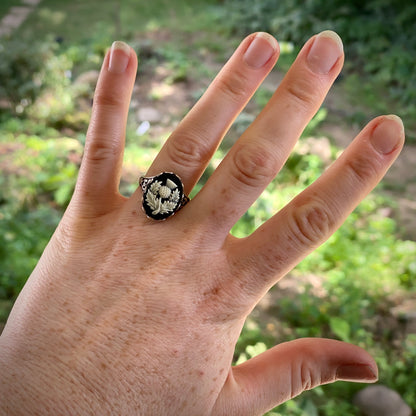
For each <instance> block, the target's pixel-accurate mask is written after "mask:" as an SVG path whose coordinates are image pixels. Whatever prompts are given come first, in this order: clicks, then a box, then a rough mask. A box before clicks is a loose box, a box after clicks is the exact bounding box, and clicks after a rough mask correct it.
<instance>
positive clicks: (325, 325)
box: [0, 0, 416, 416]
mask: <svg viewBox="0 0 416 416" xmlns="http://www.w3.org/2000/svg"><path fill="white" fill-rule="evenodd" d="M415 22H416V3H415V2H414V0H407V1H406V0H401V1H400V2H399V1H396V2H394V1H393V2H392V1H389V0H370V1H366V2H364V1H358V0H347V1H345V0H343V1H340V0H333V1H331V2H328V1H324V0H306V1H300V0H280V1H278V0H223V1H220V0H152V1H147V0H146V1H145V0H71V1H67V0H1V3H0V172H1V174H0V331H1V329H2V328H3V326H4V322H5V321H6V319H7V316H8V313H9V311H10V309H11V307H12V305H13V302H14V300H15V299H16V297H17V295H18V294H19V291H20V290H21V288H22V286H23V285H24V283H25V281H26V279H27V277H28V276H29V275H30V273H31V271H32V269H33V267H34V266H35V264H36V262H37V260H38V258H39V256H40V255H41V253H42V250H43V249H44V247H45V245H46V243H47V241H48V239H49V238H50V236H51V234H52V232H53V230H54V228H55V227H56V225H57V223H58V221H59V219H60V217H61V216H62V213H63V212H64V210H65V207H66V205H67V204H68V202H69V200H70V197H71V194H72V192H73V189H74V184H75V180H76V177H77V172H78V168H79V164H80V161H81V157H82V149H83V144H84V142H85V133H86V129H87V125H88V120H89V116H90V110H91V102H92V96H93V90H94V87H95V83H96V80H97V77H98V71H99V68H100V65H101V61H102V59H103V56H104V54H105V51H106V50H107V48H109V47H110V45H111V43H112V42H113V41H114V40H124V41H127V42H128V43H129V44H130V45H132V47H133V48H134V49H135V50H136V52H137V54H138V56H139V71H138V77H137V82H136V86H135V89H134V93H133V98H132V102H131V107H130V116H129V124H128V129H127V137H126V151H125V157H124V159H125V161H124V168H123V175H122V180H121V191H122V193H123V194H125V195H129V194H131V193H132V192H133V191H134V189H135V188H136V186H137V178H138V176H139V175H140V174H143V173H144V172H145V171H146V169H147V167H148V166H149V164H150V162H151V160H152V159H153V158H154V156H155V154H156V153H157V152H158V150H159V148H160V147H161V145H162V144H163V142H164V141H165V139H166V138H167V137H168V135H169V133H170V132H171V131H172V130H173V129H174V128H175V126H176V125H177V123H178V121H179V120H180V119H181V118H182V117H183V116H184V115H185V114H186V112H187V111H188V110H189V108H190V107H191V106H192V105H193V104H194V103H195V102H196V100H197V99H198V98H199V97H200V96H201V95H202V93H203V92H204V90H205V89H206V87H207V86H208V85H209V83H210V81H211V80H212V78H213V77H214V76H215V74H216V73H217V71H218V70H219V69H220V68H221V66H222V65H223V64H224V62H225V61H226V60H227V58H228V57H229V56H230V55H231V53H232V51H233V49H234V48H235V47H236V46H237V45H238V44H239V42H240V41H241V39H242V37H244V36H245V35H247V34H248V33H250V32H254V31H269V32H270V33H272V34H273V35H274V36H275V37H276V38H277V39H278V40H279V41H280V44H281V50H282V54H281V57H280V59H279V62H278V64H277V66H276V68H275V69H274V70H273V71H272V73H271V74H270V76H269V77H268V78H267V79H266V80H265V82H264V83H263V85H262V86H261V87H260V88H259V90H258V91H257V92H256V94H255V95H254V97H253V99H252V100H251V102H250V104H249V105H248V106H247V107H246V109H245V110H244V111H243V112H242V114H241V115H240V116H239V117H238V118H237V120H236V122H235V124H234V125H233V127H232V128H231V130H230V132H229V134H228V135H227V137H226V138H225V140H224V143H223V145H222V146H221V147H220V149H219V150H218V152H217V154H216V155H215V157H214V158H213V160H212V163H211V165H210V166H209V167H208V169H207V171H206V173H205V174H204V176H203V178H202V180H201V182H200V184H199V185H198V186H197V188H196V190H195V191H194V192H197V191H198V189H200V186H202V185H203V183H204V181H205V180H206V178H207V177H208V176H209V174H210V173H211V172H212V170H213V169H215V166H217V165H218V163H219V162H220V160H221V159H222V157H223V156H224V154H225V153H226V152H227V150H228V149H229V148H230V146H231V145H232V144H233V142H234V141H235V140H236V138H237V137H238V136H239V135H240V134H241V133H242V132H243V131H244V129H245V128H246V127H247V126H248V125H249V124H250V123H251V122H252V121H253V120H254V118H255V117H256V115H257V114H258V112H259V111H260V110H261V108H262V107H263V106H264V105H265V104H266V102H267V101H268V99H269V98H270V97H271V95H272V94H273V91H274V90H275V89H276V87H277V85H278V84H279V82H280V81H281V79H282V78H283V76H284V74H285V72H286V71H287V69H288V68H289V67H290V64H291V63H292V62H293V60H294V58H295V56H296V54H297V52H298V51H299V49H300V47H301V46H302V44H303V43H304V42H305V41H306V40H307V39H308V38H309V37H310V36H312V35H313V34H315V33H317V32H319V31H321V30H324V29H332V30H335V31H337V32H338V33H339V34H340V35H341V37H342V39H343V41H344V47H345V53H346V64H345V68H344V70H343V72H342V74H341V75H340V77H339V78H338V79H337V81H336V83H335V85H334V87H333V89H332V90H331V92H330V94H329V95H328V97H327V99H326V101H325V103H324V104H323V106H322V107H321V109H320V110H319V112H318V113H317V115H316V116H315V117H314V119H313V120H312V122H311V123H310V125H309V126H308V128H307V129H306V130H305V132H304V134H303V136H302V137H301V139H300V141H299V144H298V145H297V147H296V148H295V150H294V151H293V154H292V155H291V157H290V158H289V160H288V163H287V165H286V167H285V168H284V169H283V171H282V172H281V173H280V174H279V176H278V177H277V179H276V180H275V181H274V182H273V183H272V184H271V185H270V186H269V187H268V188H267V190H266V191H265V192H264V193H263V195H262V196H261V197H260V198H259V200H258V201H257V202H256V203H255V204H254V205H253V207H252V208H250V209H249V210H248V212H247V213H246V214H245V215H244V217H243V218H242V219H241V220H240V221H239V223H238V224H237V225H236V226H235V227H234V229H233V233H234V234H235V235H236V236H245V235H247V234H248V233H250V232H252V231H253V229H255V228H256V227H257V226H259V225H260V224H261V223H262V222H263V221H265V220H266V219H267V218H269V217H270V216H271V215H272V214H273V213H274V212H275V211H276V210H278V209H279V208H280V207H281V206H283V205H284V204H285V203H287V202H288V201H289V200H290V199H291V198H293V196H294V195H296V194H297V193H298V192H300V191H301V190H302V189H304V188H305V187H306V186H308V185H309V184H310V183H312V182H313V181H314V180H315V179H316V178H317V177H318V176H319V175H320V173H321V172H322V171H323V170H324V169H325V168H326V167H327V166H328V165H329V164H330V163H332V161H333V160H334V159H335V158H336V157H337V155H338V154H339V153H340V152H341V151H342V149H343V148H344V147H345V146H346V145H348V143H349V142H350V141H351V140H352V139H353V137H354V136H355V134H356V133H357V132H358V131H359V130H360V129H361V128H362V127H363V126H364V125H365V124H366V123H367V122H368V121H369V120H370V119H371V118H372V117H374V116H376V115H379V114H384V113H387V114H388V113H395V114H398V115H400V116H401V117H402V118H403V120H404V122H405V127H406V133H407V144H406V146H405V149H404V151H403V153H402V155H401V156H400V158H399V159H398V161H397V162H396V164H395V166H394V167H393V168H392V169H391V171H390V172H389V173H388V175H387V176H386V178H385V180H384V181H383V183H382V184H381V185H379V186H378V187H377V189H376V190H375V191H374V192H373V193H372V194H371V195H370V196H369V197H368V198H367V199H366V200H365V201H364V202H363V203H362V204H361V205H360V206H359V207H358V208H357V209H356V211H355V212H354V213H353V214H352V215H351V216H350V218H349V219H348V220H347V222H346V223H345V224H344V226H343V227H342V228H341V229H340V230H339V231H338V232H337V233H336V234H335V235H334V236H333V237H331V238H330V239H329V241H328V242H327V243H326V244H324V246H322V247H321V248H320V249H318V250H317V251H316V252H315V253H314V254H312V255H311V256H309V257H308V258H307V259H305V260H304V261H303V262H302V263H301V264H300V265H299V266H298V267H297V268H296V269H295V270H293V271H292V272H291V273H290V276H288V277H286V278H285V279H284V280H283V281H282V282H280V283H279V284H278V285H277V286H276V287H275V288H273V289H272V290H271V291H270V293H269V294H268V295H267V296H266V297H265V298H264V299H263V301H262V302H261V303H260V305H259V306H258V307H257V308H256V309H255V311H254V312H253V313H252V315H251V316H250V317H249V319H248V321H247V323H246V325H245V328H244V331H243V333H242V335H241V338H240V340H239V343H238V345H237V348H236V353H235V362H238V363H240V362H242V361H244V360H246V359H249V358H250V357H252V356H254V355H256V354H258V353H260V352H262V351H264V350H265V349H266V348H268V347H271V346H273V345H275V344H276V343H280V342H283V341H287V340H290V339H294V338H297V337H305V336H323V337H331V338H336V339H340V340H343V341H347V342H352V343H355V344H357V345H360V346H362V347H364V348H366V349H367V350H369V351H370V352H371V353H372V354H373V355H374V356H375V357H376V360H377V362H378V365H379V367H380V381H379V383H378V386H379V387H380V388H382V387H381V386H385V387H387V388H388V389H392V390H395V391H396V392H398V393H399V395H398V396H394V395H390V396H389V394H390V393H391V390H380V391H381V392H384V393H383V394H382V396H384V397H389V398H388V399H387V400H388V401H390V403H391V401H394V400H397V404H395V406H402V407H401V408H400V409H402V410H400V411H403V412H405V413H400V412H399V410H398V411H397V413H386V415H387V414H389V415H399V414H403V415H410V414H411V412H412V411H411V408H412V409H413V410H416V393H415V392H416V366H415V362H416V289H415V282H416V243H415V240H416V215H415V213H416V200H415V194H416V181H415V179H416V169H415V164H416V117H415V115H416V70H415V68H416V65H415V60H416V58H415V57H416V30H415V29H416V24H415ZM364 387H365V386H363V385H352V384H348V383H336V384H335V385H330V386H325V387H320V388H318V389H315V390H313V391H311V392H306V393H304V394H303V395H301V396H300V397H299V398H297V399H295V400H292V401H290V402H288V403H286V404H284V405H282V406H280V407H278V408H276V409H275V410H273V411H272V412H270V413H269V415H292V416H318V415H319V416H321V415H322V416H324V415H325V416H335V415H336V416H339V415H359V414H374V413H368V412H370V410H368V409H369V406H370V407H371V405H372V404H371V397H370V398H369V397H368V396H365V394H364V393H363V392H364V390H363V389H364ZM358 392H361V393H360V394H358V395H357V393H358ZM386 392H387V393H386ZM393 396H394V397H393ZM363 397H364V398H363ZM378 400H379V399H377V401H378ZM380 400H381V399H380ZM405 403H407V404H405ZM373 405H374V403H373ZM365 406H367V408H366V407H365ZM406 406H407V407H406ZM409 406H410V407H409ZM360 409H361V410H360ZM397 409H398V407H397ZM360 412H363V413H360ZM406 412H407V413H406ZM409 412H410V413H409ZM377 415H381V416H382V413H377Z"/></svg>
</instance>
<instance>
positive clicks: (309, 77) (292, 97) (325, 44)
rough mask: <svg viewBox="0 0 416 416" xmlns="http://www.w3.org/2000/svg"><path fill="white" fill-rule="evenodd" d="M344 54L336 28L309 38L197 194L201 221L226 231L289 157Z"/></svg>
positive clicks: (196, 210) (194, 206) (196, 207)
mask: <svg viewBox="0 0 416 416" xmlns="http://www.w3.org/2000/svg"><path fill="white" fill-rule="evenodd" d="M343 58H344V56H343V47H342V41H341V39H340V38H339V36H338V35H337V34H336V33H334V32H331V31H325V32H322V33H320V34H319V35H316V36H314V37H313V38H311V39H310V40H309V41H308V42H307V43H306V44H305V46H304V47H303V48H302V50H301V51H300V53H299V55H298V57H297V58H296V61H295V62H294V64H293V65H292V67H291V69H290V70H289V72H288V73H287V75H286V76H285V78H284V80H283V81H282V83H281V84H280V86H279V88H278V89H277V90H276V92H275V94H274V95H273V97H272V98H271V100H270V101H269V103H268V104H267V106H266V107H265V108H264V109H263V111H262V112H261V113H260V115H259V116H258V117H257V119H256V120H255V121H254V122H253V124H252V125H251V126H250V127H249V128H248V129H247V130H246V131H245V133H244V134H243V135H242V136H241V137H240V139H239V140H238V141H237V142H236V144H235V145H234V146H233V147H232V149H231V150H230V152H229V153H228V154H227V156H226V157H225V159H224V160H223V162H222V163H221V164H220V166H219V167H218V168H217V169H216V171H215V172H214V174H213V175H212V176H211V177H210V179H209V180H208V182H207V184H206V185H205V187H204V188H203V189H202V190H201V192H200V193H199V194H198V195H197V196H196V197H195V198H194V200H193V202H192V204H191V205H190V207H189V209H192V210H194V213H195V216H196V217H197V219H198V221H200V220H201V218H203V219H204V221H208V222H212V223H214V224H215V229H216V230H217V232H220V233H222V234H223V235H224V237H225V236H226V235H227V234H228V232H229V230H230V229H231V227H232V226H233V225H234V223H235V222H236V221H237V220H238V218H240V216H241V215H242V214H243V213H244V212H245V211H246V210H247V209H248V208H249V207H250V205H251V204H252V203H253V202H254V201H255V200H256V199H257V197H258V196H259V195H260V193H261V192H262V191H263V190H264V188H265V187H266V186H267V185H268V184H269V183H270V181H271V180H272V179H273V178H274V176H275V175H276V174H277V172H278V171H279V170H280V169H281V167H282V166H283V164H284V163H285V161H286V159H287V158H288V156H289V154H290V152H291V150H292V148H293V146H294V145H295V143H296V141H297V139H298V138H299V136H300V134H301V133H302V131H303V129H304V128H305V126H306V125H307V123H308V122H309V121H310V119H311V118H312V117H313V115H314V114H315V113H316V111H317V110H318V109H319V107H320V105H321V104H322V101H323V100H324V98H325V96H326V94H327V92H328V90H329V88H330V87H331V85H332V83H333V82H334V80H335V79H336V77H337V76H338V74H339V72H340V71H341V68H342V64H343ZM217 235H218V234H217Z"/></svg>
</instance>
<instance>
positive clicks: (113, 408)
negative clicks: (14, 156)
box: [0, 32, 404, 416]
mask: <svg viewBox="0 0 416 416" xmlns="http://www.w3.org/2000/svg"><path fill="white" fill-rule="evenodd" d="M278 54H279V51H278V44H277V42H276V41H275V40H274V39H273V38H272V37H271V36H269V35H266V34H262V33H260V34H257V35H251V36H249V37H247V38H246V39H245V40H244V41H243V42H242V43H241V45H240V46H239V47H238V49H237V50H236V52H235V53H234V54H233V56H232V57H231V59H230V60H229V62H228V63H227V64H226V65H225V66H224V68H223V69H222V71H221V72H220V73H219V75H218V76H217V77H216V79H215V80H214V81H213V83H212V85H211V86H210V87H209V89H208V90H207V92H206V93H205V94H204V96H203V97H202V98H201V100H200V101H199V102H198V103H197V104H196V106H195V107H194V108H193V109H192V110H191V111H190V113H189V114H188V115H187V116H186V117H185V119H184V120H183V121H182V123H181V124H180V125H179V126H178V128H177V129H176V130H175V131H174V132H173V134H172V135H171V137H170V138H169V139H168V140H167V142H166V144H165V145H164V147H163V149H162V150H161V152H160V153H159V155H158V156H157V158H156V160H155V161H154V162H153V164H152V165H151V167H150V169H149V171H148V173H147V175H146V176H151V175H156V174H158V173H160V172H164V171H165V172H175V173H176V174H177V175H179V176H180V177H181V178H182V181H183V183H184V187H185V192H186V193H187V194H188V193H189V192H190V191H191V189H192V188H193V187H194V185H195V183H196V182H197V180H198V179H199V177H200V176H201V174H202V172H203V171H204V169H205V167H206V166H207V164H208V162H209V160H210V158H211V156H212V155H213V153H214V151H215V149H216V148H217V146H218V144H219V143H220V141H221V139H222V138H223V136H224V134H225V133H226V131H227V129H228V128H229V126H230V124H231V123H232V121H233V120H234V118H235V117H236V116H237V115H238V113H239V112H240V111H241V110H242V108H243V107H244V105H245V104H246V103H247V101H248V100H249V99H250V97H251V95H252V94H253V93H254V91H255V90H256V88H257V87H258V86H259V84H260V83H261V81H262V80H263V79H264V77H265V76H266V75H267V73H268V72H269V71H270V70H271V68H272V67H273V65H274V64H275V62H276V61H277V58H278ZM342 64H343V51H342V43H341V41H340V40H339V38H338V37H337V36H336V35H335V34H334V33H332V32H323V33H322V34H320V35H318V36H314V37H313V38H311V39H310V40H309V41H308V42H307V43H306V45H305V46H304V47H303V49H302V50H301V52H300V53H299V56H298V57H297V59H296V61H295V62H294V64H293V66H292V68H291V69H290V71H289V72H288V74H287V75H286V77H285V79H284V80H283V82H282V83H281V85H280V86H279V88H278V89H277V91H276V93H275V94H274V95H273V97H272V98H271V100H270V102H269V103H268V104H267V106H266V107H265V108H264V109H263V111H262V112H261V113H260V115H259V116H258V117H257V119H256V120H255V121H254V122H253V123H252V125H251V126H250V127H249V128H248V129H247V130H246V132H245V133H244V134H243V135H242V136H241V137H240V139H239V140H238V141H237V142H236V143H235V145H234V146H233V147H232V149H231V150H230V151H229V153H228V154H227V156H226V157H225V159H224V160H223V162H222V163H221V164H220V166H219V167H218V168H217V169H216V171H215V172H214V173H213V175H212V176H211V177H210V178H209V180H208V182H207V183H206V185H205V186H204V187H203V189H202V190H201V191H200V192H199V193H198V194H197V196H196V197H195V198H194V199H193V200H192V201H190V202H189V203H188V204H187V205H186V206H185V207H183V208H182V209H181V210H180V211H178V212H177V213H176V214H175V215H174V216H173V217H171V218H169V219H167V220H166V221H155V220H152V219H149V218H147V217H146V215H145V214H144V212H143V211H142V208H141V198H142V191H141V189H138V190H137V191H136V192H135V193H134V195H132V196H131V197H130V198H125V197H123V196H121V195H120V194H119V192H118V185H119V178H120V170H121V163H122V155H123V147H124V135H125V125H126V119H127V113H128V107H129V100H130V96H131V92H132V89H133V84H134V82H135V75H136V69H137V58H136V56H135V54H134V52H133V50H132V49H131V48H129V47H128V46H127V45H125V44H123V43H120V42H117V43H115V44H114V45H113V47H112V49H111V51H110V52H109V53H108V54H107V56H106V57H105V60H104V63H103V67H102V70H101V74H100V78H99V81H98V85H97V89H96V94H95V99H94V106H93V112H92V118H91V123H90V127H89V130H88V134H87V142H86V147H85V154H84V157H83V161H82V165H81V169H80V173H79V178H78V182H77V185H76V189H75V192H74V196H73V198H72V200H71V203H70V205H69V207H68V209H67V211H66V212H65V215H64V217H63V219H62V221H61V223H60V224H59V226H58V228H57V230H56V232H55V233H54V235H53V237H52V239H51V241H50V243H49V244H48V246H47V248H46V249H45V251H44V253H43V255H42V257H41V259H40V261H39V263H38V265H37V267H36V268H35V270H34V271H33V273H32V275H31V276H30V278H29V280H28V282H27V284H26V286H25V287H24V289H23V291H22V293H21V295H20V296H19V298H18V300H17V302H16V304H15V307H14V309H13V311H12V313H11V315H10V318H9V321H8V323H7V326H6V328H5V329H4V332H3V335H2V337H1V338H0V374H1V376H0V394H1V397H2V400H1V402H0V410H2V412H1V413H2V414H4V413H6V414H11V415H37V414H42V415H57V414H59V415H71V414H77V415H87V414H96V415H215V416H219V415H227V416H230V415H238V416H242V415H260V414H262V413H264V412H266V411H267V410H268V409H270V408H272V407H274V406H276V405H278V404H280V403H282V402H284V401H286V400H288V399H290V398H292V397H294V396H296V395H298V394H300V393H301V392H302V391H304V390H307V389H310V388H313V387H315V386H317V385H320V384H325V383H331V382H334V381H336V380H350V381H361V382H363V381H367V382H372V381H375V380H376V379H377V367H376V364H375V362H374V360H373V359H372V358H371V357H370V356H369V354H367V353H366V352H365V351H363V350H361V349H360V348H358V347H355V346H353V345H349V344H346V343H342V342H338V341H334V340H325V339H300V340H296V341H293V342H288V343H283V344H280V345H277V346H276V347H274V348H272V349H271V350H269V351H267V352H265V353H263V354H261V355H260V356H257V357H256V358H254V359H252V360H249V361H247V362H245V363H244V364H242V365H239V366H236V367H231V363H232V357H233V352H234V347H235V344H236V342H237V339H238V337H239V334H240V331H241V329H242V326H243V323H244V320H245V318H246V317H247V315H248V314H249V313H250V311H251V310H252V309H253V308H254V306H255V305H256V303H257V302H258V301H259V299H260V298H261V297H262V296H263V295H264V294H265V293H266V291H267V290H268V289H269V288H270V287H271V286H272V285H274V284H275V283H276V282H277V281H278V280H279V279H281V278H282V277H283V276H284V275H285V274H286V273H287V272H288V271H289V270H291V269H292V268H293V267H294V266H295V265H296V264H297V263H298V262H299V261H300V260H301V259H302V258H303V257H305V256H306V255H307V254H308V253H310V252H311V251H312V250H314V249H315V248H316V247H318V246H319V245H320V244H321V243H322V242H323V241H325V240H326V239H327V238H328V237H329V236H330V235H331V234H332V233H333V232H334V231H335V230H336V229H337V228H338V227H339V226H340V225H341V224H342V222H343V221H344V219H345V218H346V217H347V216H348V214H349V213H350V212H351V211H352V210H353V209H354V208H355V207H356V205H357V204H358V203H359V202H360V200H361V199H362V198H364V197H365V196H366V194H367V193H368V192H370V190H371V189H372V188H373V187H374V186H375V185H376V184H377V183H378V182H379V181H380V179H381V178H382V176H383V175H384V173H385V172H386V170H387V169H388V167H389V166H390V165H391V164H392V163H393V161H394V159H395V158H396V157H397V156H398V153H399V151H400V149H401V147H402V145H403V141H404V132H403V125H402V124H401V121H400V119H398V118H397V117H395V116H383V117H379V118H376V119H375V120H373V121H371V122H370V123H369V124H368V125H367V126H366V127H365V128H364V129H363V131H362V132H361V133H360V134H359V135H358V136H357V138H356V139H355V140H354V141H353V142H352V144H351V145H350V146H349V147H348V149H346V150H345V152H344V153H343V154H342V155H341V156H340V158H339V159H338V160H337V161H336V162H335V163H334V164H333V165H332V166H331V167H330V168H329V169H327V170H326V171H325V173H323V174H322V176H321V178H320V179H318V180H317V181H316V182H315V183H314V184H313V185H311V186H310V187H309V188H308V189H306V190H305V191H304V192H302V193H301V194H300V195H298V196H297V197H296V198H295V199H294V200H293V201H292V202H291V203H289V204H288V205H287V206H286V207H285V208H283V209H282V210H281V211H280V212H278V213H277V214H276V215H274V216H273V217H272V218H270V219H269V220H268V221H267V222H266V223H265V224H264V225H263V226H262V227H260V228H259V229H258V230H256V231H255V232H254V233H253V234H252V235H250V236H249V237H247V238H244V239H237V238H234V237H232V236H231V235H230V234H229V231H230V229H231V227H232V226H233V224H234V223H235V222H236V221H237V220H238V218H239V217H240V216H241V215H242V214H243V213H244V212H245V211H246V210H247V209H248V207H250V205H251V204H252V203H253V202H254V201H255V200H256V198H257V197H258V196H259V195H260V193H261V192H262V191H263V189H264V188H265V187H266V186H267V185H268V184H269V182H270V181H271V180H272V178H273V177H274V176H275V175H276V174H277V173H278V171H279V170H280V168H281V167H282V166H283V164H284V163H285V160H286V159H287V157H288V156H289V153H290V151H291V149H292V148H293V146H294V145H295V143H296V140H297V139H298V137H299V135H300V134H301V132H302V130H303V128H304V127H305V126H306V124H307V123H308V122H309V120H310V119H311V117H312V116H313V115H314V113H315V112H316V111H317V110H318V108H319V107H320V105H321V103H322V101H323V99H324V97H325V95H326V93H327V92H328V90H329V88H330V86H331V84H332V83H333V81H334V80H335V78H336V77H337V75H338V74H339V72H340V70H341V67H342Z"/></svg>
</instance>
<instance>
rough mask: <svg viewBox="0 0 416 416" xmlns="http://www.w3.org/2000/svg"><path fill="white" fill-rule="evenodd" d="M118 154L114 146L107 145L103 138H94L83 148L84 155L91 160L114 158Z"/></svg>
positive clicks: (99, 160)
mask: <svg viewBox="0 0 416 416" xmlns="http://www.w3.org/2000/svg"><path fill="white" fill-rule="evenodd" d="M117 154H118V149H117V148H116V147H115V146H112V145H109V144H108V143H106V142H105V141H104V140H100V139H97V138H95V139H94V140H92V141H91V142H90V143H89V144H88V146H86V148H85V157H86V158H87V159H88V160H89V161H92V162H101V161H106V160H109V159H112V158H114V156H116V155H117Z"/></svg>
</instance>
